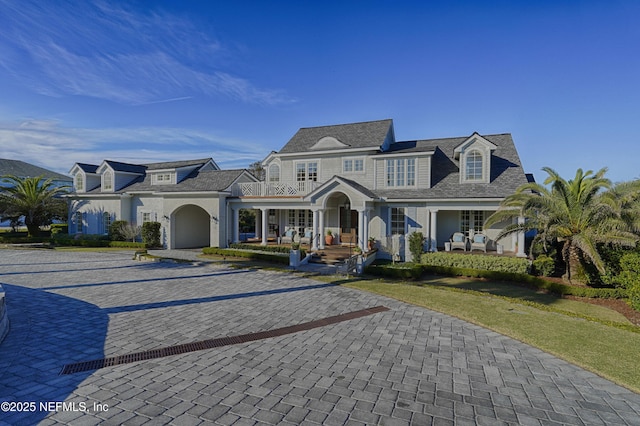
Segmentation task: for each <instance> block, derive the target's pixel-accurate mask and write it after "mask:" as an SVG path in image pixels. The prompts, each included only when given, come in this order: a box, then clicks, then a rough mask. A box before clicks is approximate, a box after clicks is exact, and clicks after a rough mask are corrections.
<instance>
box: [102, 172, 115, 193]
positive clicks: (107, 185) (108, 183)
mask: <svg viewBox="0 0 640 426" xmlns="http://www.w3.org/2000/svg"><path fill="white" fill-rule="evenodd" d="M102 189H104V190H105V191H111V190H112V189H113V173H111V171H110V170H107V171H106V172H104V174H103V175H102Z"/></svg>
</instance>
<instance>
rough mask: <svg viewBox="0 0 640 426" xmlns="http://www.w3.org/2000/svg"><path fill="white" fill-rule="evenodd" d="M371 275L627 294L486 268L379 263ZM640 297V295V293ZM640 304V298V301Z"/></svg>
mask: <svg viewBox="0 0 640 426" xmlns="http://www.w3.org/2000/svg"><path fill="white" fill-rule="evenodd" d="M365 271H366V272H367V273H370V274H372V275H378V276H382V277H385V278H391V279H418V278H420V276H421V275H422V274H425V273H427V274H434V275H450V276H464V277H472V278H485V279H490V280H496V281H508V282H512V283H516V284H521V285H526V286H528V287H533V288H536V289H539V290H545V291H548V292H549V293H554V294H557V295H560V296H562V295H571V296H578V297H590V298H602V299H624V298H625V297H627V291H626V290H624V289H622V288H592V287H576V286H571V285H567V284H562V283H556V282H552V281H547V280H545V279H543V278H540V277H534V276H532V275H528V274H520V273H515V272H504V271H488V270H482V269H470V268H457V267H453V266H428V265H410V264H406V263H405V264H396V265H393V264H390V263H387V262H378V261H377V262H376V263H374V264H373V265H371V266H369V267H367V268H366V269H365ZM638 295H639V296H640V292H639V294H638ZM638 301H639V302H640V298H639V299H638Z"/></svg>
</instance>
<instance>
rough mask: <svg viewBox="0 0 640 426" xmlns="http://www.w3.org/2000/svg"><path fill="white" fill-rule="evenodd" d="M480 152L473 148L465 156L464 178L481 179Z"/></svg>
mask: <svg viewBox="0 0 640 426" xmlns="http://www.w3.org/2000/svg"><path fill="white" fill-rule="evenodd" d="M482 160H483V159H482V154H481V153H480V151H477V150H473V151H471V152H470V153H468V154H467V156H466V179H467V180H482Z"/></svg>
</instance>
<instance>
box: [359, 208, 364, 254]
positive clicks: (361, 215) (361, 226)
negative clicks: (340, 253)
mask: <svg viewBox="0 0 640 426" xmlns="http://www.w3.org/2000/svg"><path fill="white" fill-rule="evenodd" d="M363 238H364V210H358V247H360V248H361V249H362V251H363V252H364V251H365V244H364V241H363Z"/></svg>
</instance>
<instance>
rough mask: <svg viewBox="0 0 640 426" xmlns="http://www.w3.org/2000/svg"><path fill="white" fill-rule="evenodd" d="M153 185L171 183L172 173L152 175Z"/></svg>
mask: <svg viewBox="0 0 640 426" xmlns="http://www.w3.org/2000/svg"><path fill="white" fill-rule="evenodd" d="M153 183H154V184H156V185H168V184H171V183H173V173H157V174H155V175H153Z"/></svg>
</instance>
